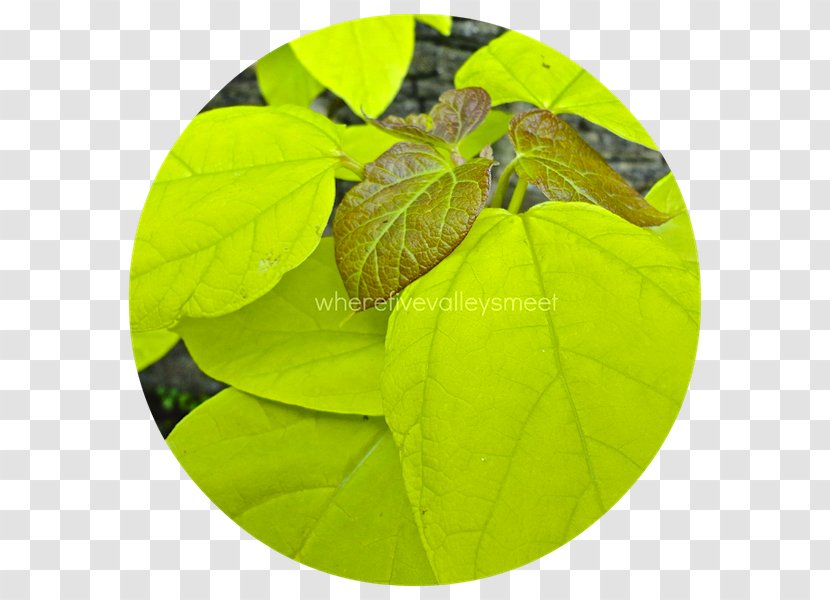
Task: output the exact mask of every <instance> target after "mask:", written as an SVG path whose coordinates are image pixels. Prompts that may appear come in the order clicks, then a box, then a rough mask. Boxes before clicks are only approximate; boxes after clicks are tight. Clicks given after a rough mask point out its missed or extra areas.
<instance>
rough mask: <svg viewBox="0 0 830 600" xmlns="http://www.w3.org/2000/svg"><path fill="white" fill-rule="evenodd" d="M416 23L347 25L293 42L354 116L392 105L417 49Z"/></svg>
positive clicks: (405, 19) (402, 19) (407, 19)
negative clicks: (413, 53)
mask: <svg viewBox="0 0 830 600" xmlns="http://www.w3.org/2000/svg"><path fill="white" fill-rule="evenodd" d="M414 29H415V21H414V19H413V18H412V16H411V15H394V16H389V17H373V18H370V19H359V20H356V21H347V22H346V23H340V24H338V25H333V26H331V27H326V28H325V29H321V30H320V31H315V32H314V33H309V34H308V35H304V36H303V37H301V38H298V39H296V40H294V41H293V42H291V48H292V50H294V53H295V54H296V56H297V58H298V59H299V61H300V62H301V63H302V65H303V66H304V67H305V68H306V69H308V71H309V73H311V75H312V76H313V77H314V78H315V79H316V80H317V81H319V82H320V83H322V84H323V85H324V86H325V87H327V88H329V89H330V90H331V91H332V92H334V93H335V94H337V95H338V96H340V97H341V98H342V99H343V100H344V101H345V102H346V104H348V105H349V107H350V108H351V109H352V110H353V111H354V112H355V113H356V114H358V115H362V114H366V115H369V116H370V117H377V116H378V115H380V114H381V113H382V112H383V111H384V110H386V108H387V107H388V106H389V105H390V104H391V103H392V100H394V98H395V96H396V95H397V93H398V90H399V89H400V88H401V83H403V79H404V77H405V76H406V71H407V69H408V68H409V63H410V61H411V60H412V52H413V50H414V48H415V31H414Z"/></svg>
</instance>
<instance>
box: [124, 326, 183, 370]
mask: <svg viewBox="0 0 830 600" xmlns="http://www.w3.org/2000/svg"><path fill="white" fill-rule="evenodd" d="M130 340H131V341H132V345H133V357H134V358H135V366H136V369H137V370H138V371H143V370H144V369H146V368H147V367H149V366H150V365H152V364H153V363H154V362H156V361H158V360H160V359H161V358H162V357H163V356H164V355H165V354H167V353H168V352H170V350H172V349H173V346H175V345H176V342H178V341H179V336H178V334H176V333H173V332H172V331H167V330H166V329H159V330H156V331H146V332H144V333H131V335H130Z"/></svg>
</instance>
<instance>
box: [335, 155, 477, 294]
mask: <svg viewBox="0 0 830 600" xmlns="http://www.w3.org/2000/svg"><path fill="white" fill-rule="evenodd" d="M492 166H493V161H491V160H487V159H484V158H476V159H473V160H470V161H468V162H466V163H464V164H462V165H456V164H454V163H453V161H452V160H451V159H449V158H448V157H446V156H445V155H444V154H443V153H441V152H439V151H438V150H436V149H435V148H433V147H432V146H429V145H426V144H413V143H409V142H401V143H398V144H395V145H394V146H392V147H391V148H390V149H389V150H387V151H386V152H385V153H384V154H382V155H381V156H380V158H378V160H376V161H375V162H373V163H369V164H368V165H366V178H365V179H364V180H363V181H362V182H360V183H359V184H357V185H356V186H354V187H353V188H352V189H351V190H349V192H348V193H347V194H346V196H345V197H344V198H343V201H342V202H341V204H340V206H339V207H338V209H337V212H336V213H335V216H334V250H335V258H336V260H337V267H338V269H339V270H340V275H341V277H342V278H343V283H344V284H345V286H346V291H347V292H348V293H349V295H351V296H352V297H353V298H359V299H360V300H361V301H362V306H363V308H368V307H371V306H374V305H375V304H378V303H380V302H383V301H384V300H386V299H388V298H390V297H392V296H393V295H395V294H396V293H397V292H399V291H400V290H402V289H403V288H404V287H405V286H406V285H407V284H409V283H411V282H412V281H414V280H415V279H417V278H418V277H420V276H421V275H423V274H424V273H426V272H427V271H429V270H430V269H431V268H432V267H434V266H435V265H436V264H438V263H439V262H440V261H441V260H442V259H443V258H444V257H446V256H447V255H448V254H449V253H450V252H452V251H453V249H454V248H455V247H456V246H457V245H458V244H459V243H460V242H461V240H462V239H464V236H466V235H467V232H468V231H469V230H470V227H472V225H473V222H474V221H475V218H476V216H477V215H478V213H479V212H480V211H481V209H482V207H483V206H484V202H485V201H486V199H487V195H488V193H489V191H490V169H491V168H492Z"/></svg>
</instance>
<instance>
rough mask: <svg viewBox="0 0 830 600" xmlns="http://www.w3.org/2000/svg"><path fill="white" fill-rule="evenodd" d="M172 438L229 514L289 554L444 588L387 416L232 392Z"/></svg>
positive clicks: (360, 575) (319, 565)
mask: <svg viewBox="0 0 830 600" xmlns="http://www.w3.org/2000/svg"><path fill="white" fill-rule="evenodd" d="M167 442H168V444H169V445H170V448H171V449H172V450H173V453H174V454H175V455H176V458H177V459H178V460H179V462H180V463H181V465H182V467H184V469H185V470H186V471H187V473H188V474H189V475H190V476H191V477H192V478H193V480H194V481H195V482H196V484H197V485H198V486H199V487H200V488H201V489H202V490H203V491H204V492H205V493H206V494H207V496H208V497H209V498H210V499H211V500H212V501H213V502H214V503H215V504H216V505H217V506H218V507H219V508H220V509H221V510H222V511H223V512H224V513H225V514H227V515H228V516H229V517H231V518H232V519H233V520H234V521H236V522H237V523H238V524H239V526H240V527H242V528H243V529H245V531H247V532H248V533H250V534H251V535H253V536H254V537H256V538H258V539H259V540H261V541H262V542H264V543H265V544H267V545H269V546H270V547H272V548H274V549H275V550H276V551H278V552H280V553H282V554H284V555H285V556H288V557H290V558H293V559H295V560H298V561H300V562H302V563H304V564H306V565H308V566H311V567H314V568H316V569H321V570H323V571H326V572H328V573H331V574H333V575H339V576H341V577H349V578H352V579H360V580H363V581H371V582H375V583H386V584H398V585H430V584H434V583H436V581H435V576H434V575H433V574H432V570H431V568H430V565H429V563H428V562H427V559H426V555H425V553H424V549H423V545H422V543H421V538H420V535H419V533H418V530H417V528H416V527H415V520H414V516H413V514H412V510H411V508H410V506H409V501H408V500H407V498H406V493H405V491H404V487H403V481H402V479H401V465H400V460H399V459H398V449H397V447H396V446H395V443H394V441H393V440H392V436H391V434H390V433H389V430H388V429H387V427H386V425H385V424H384V422H383V419H379V418H369V419H367V418H365V417H361V416H359V415H335V414H330V413H322V412H314V411H310V410H306V409H303V408H298V407H294V406H288V405H284V404H280V403H279V402H271V401H270V400H261V399H259V398H255V397H253V396H249V395H247V394H245V393H243V392H240V391H238V390H235V389H233V388H229V389H227V390H225V391H223V392H220V393H219V394H218V395H216V396H214V397H213V398H211V399H209V400H207V401H206V402H204V403H203V404H202V405H201V406H199V407H198V408H197V409H195V410H194V411H193V412H192V413H190V414H189V415H188V416H187V417H185V419H184V420H183V421H182V422H181V423H179V425H178V426H177V427H176V428H175V429H174V430H173V432H172V433H171V434H170V436H169V437H168V438H167Z"/></svg>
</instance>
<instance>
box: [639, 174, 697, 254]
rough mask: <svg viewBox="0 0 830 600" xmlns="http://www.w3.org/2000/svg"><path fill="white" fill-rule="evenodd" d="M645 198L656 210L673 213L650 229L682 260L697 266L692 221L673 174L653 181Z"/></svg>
mask: <svg viewBox="0 0 830 600" xmlns="http://www.w3.org/2000/svg"><path fill="white" fill-rule="evenodd" d="M646 200H648V202H649V204H651V205H652V206H654V207H655V208H657V209H658V210H661V211H663V212H667V213H671V214H673V215H675V216H674V217H672V218H671V219H670V220H668V221H666V222H665V223H664V224H663V225H660V226H659V227H654V228H652V230H651V231H652V232H653V233H654V234H656V235H658V236H660V237H661V238H662V239H663V241H665V242H666V243H667V244H668V245H669V246H671V247H672V248H673V249H674V251H675V252H677V254H678V255H679V256H680V257H681V258H683V260H685V261H687V262H689V263H692V264H693V265H695V268H697V264H698V258H697V244H696V243H695V236H694V233H693V231H692V223H691V220H690V219H689V211H687V210H686V203H685V202H684V201H683V194H682V193H681V191H680V187H678V185H677V180H676V179H675V178H674V174H673V173H669V174H668V175H666V176H665V177H663V178H662V179H661V180H660V181H658V182H657V183H655V184H654V186H653V187H652V188H651V189H650V190H649V192H648V194H646Z"/></svg>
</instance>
